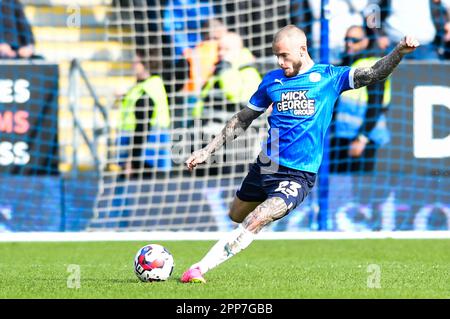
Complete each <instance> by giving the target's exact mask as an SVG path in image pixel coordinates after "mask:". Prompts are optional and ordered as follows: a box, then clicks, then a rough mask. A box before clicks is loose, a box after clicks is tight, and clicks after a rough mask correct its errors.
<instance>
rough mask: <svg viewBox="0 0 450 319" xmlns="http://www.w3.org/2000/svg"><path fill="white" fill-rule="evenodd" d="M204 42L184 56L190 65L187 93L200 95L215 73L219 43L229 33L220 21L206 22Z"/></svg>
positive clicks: (203, 28)
mask: <svg viewBox="0 0 450 319" xmlns="http://www.w3.org/2000/svg"><path fill="white" fill-rule="evenodd" d="M202 30H203V32H202V39H203V40H202V41H200V42H199V43H198V44H197V45H196V46H195V48H186V49H185V50H184V56H185V57H186V59H187V61H188V64H189V80H188V82H187V83H186V86H185V91H187V92H189V93H190V94H194V95H199V93H200V90H201V88H202V87H203V85H204V84H205V82H206V80H207V79H208V78H209V77H210V76H211V75H212V73H213V72H214V66H215V64H216V63H217V62H218V59H219V41H220V39H221V38H222V37H223V36H224V35H225V34H226V33H227V32H228V30H227V27H226V26H225V25H224V24H223V23H222V21H221V20H219V19H215V18H214V19H211V20H208V21H205V22H204V23H203V27H202Z"/></svg>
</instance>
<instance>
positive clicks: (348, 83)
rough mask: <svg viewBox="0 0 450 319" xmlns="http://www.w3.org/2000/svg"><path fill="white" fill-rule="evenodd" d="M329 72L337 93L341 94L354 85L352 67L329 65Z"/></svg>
mask: <svg viewBox="0 0 450 319" xmlns="http://www.w3.org/2000/svg"><path fill="white" fill-rule="evenodd" d="M330 72H331V77H332V79H333V86H334V89H335V90H336V92H337V93H339V94H341V93H342V92H344V91H347V90H351V89H353V88H354V87H355V85H354V82H353V75H354V73H355V69H354V68H351V67H349V66H331V67H330Z"/></svg>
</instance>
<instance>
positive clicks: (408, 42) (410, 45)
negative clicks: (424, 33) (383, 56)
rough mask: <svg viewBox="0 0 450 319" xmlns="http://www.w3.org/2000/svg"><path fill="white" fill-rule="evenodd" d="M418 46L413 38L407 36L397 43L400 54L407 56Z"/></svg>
mask: <svg viewBox="0 0 450 319" xmlns="http://www.w3.org/2000/svg"><path fill="white" fill-rule="evenodd" d="M419 45H420V43H419V41H417V39H416V38H414V37H413V36H410V35H407V36H406V37H404V38H403V39H401V41H400V42H399V44H398V46H399V49H400V53H402V54H408V53H410V52H412V51H414V50H415V49H416V48H417V47H418V46H419Z"/></svg>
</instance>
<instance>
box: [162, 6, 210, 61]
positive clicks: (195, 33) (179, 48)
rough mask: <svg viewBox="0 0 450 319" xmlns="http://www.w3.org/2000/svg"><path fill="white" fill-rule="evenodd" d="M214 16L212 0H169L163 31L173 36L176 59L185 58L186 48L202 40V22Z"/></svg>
mask: <svg viewBox="0 0 450 319" xmlns="http://www.w3.org/2000/svg"><path fill="white" fill-rule="evenodd" d="M213 16H214V6H213V5H212V4H211V1H208V0H168V2H167V5H166V6H165V8H164V10H163V31H164V33H165V34H167V35H168V36H170V37H171V43H172V44H173V47H174V55H175V59H176V60H179V59H182V58H183V53H184V50H185V49H186V48H192V47H194V46H195V45H196V44H197V43H198V42H200V41H201V27H202V23H203V22H204V21H207V20H209V19H210V18H212V17H213Z"/></svg>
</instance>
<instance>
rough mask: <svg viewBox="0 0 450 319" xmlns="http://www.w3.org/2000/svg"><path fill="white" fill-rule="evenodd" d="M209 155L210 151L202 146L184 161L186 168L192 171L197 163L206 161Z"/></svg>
mask: <svg viewBox="0 0 450 319" xmlns="http://www.w3.org/2000/svg"><path fill="white" fill-rule="evenodd" d="M210 155H211V153H210V152H208V151H207V150H205V149H204V148H202V149H201V150H198V151H195V152H193V153H192V154H191V156H190V157H189V158H188V159H187V161H186V162H185V164H186V166H187V168H188V170H190V171H192V170H193V169H194V168H195V167H196V166H197V165H198V164H201V163H204V162H206V160H207V159H208V158H209V156H210Z"/></svg>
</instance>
